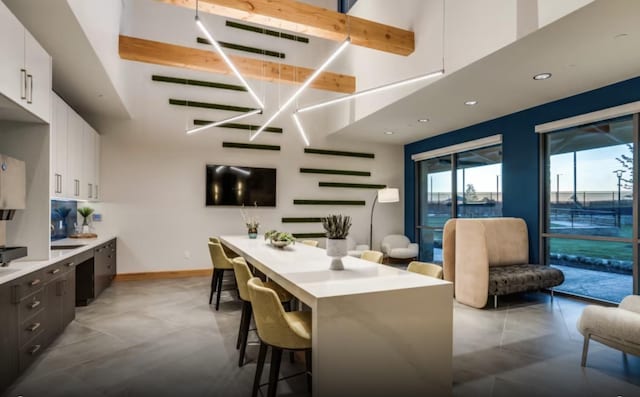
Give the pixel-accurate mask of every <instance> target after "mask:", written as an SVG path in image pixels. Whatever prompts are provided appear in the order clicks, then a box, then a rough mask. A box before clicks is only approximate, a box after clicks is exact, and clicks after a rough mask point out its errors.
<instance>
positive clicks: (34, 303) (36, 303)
mask: <svg viewBox="0 0 640 397" xmlns="http://www.w3.org/2000/svg"><path fill="white" fill-rule="evenodd" d="M38 306H40V301H34V302H33V303H32V304H31V305H29V308H30V309H35V308H36V307H38Z"/></svg>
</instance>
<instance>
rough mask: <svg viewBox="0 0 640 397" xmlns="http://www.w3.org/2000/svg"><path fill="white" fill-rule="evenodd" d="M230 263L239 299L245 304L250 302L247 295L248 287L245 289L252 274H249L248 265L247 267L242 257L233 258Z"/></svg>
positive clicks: (249, 297)
mask: <svg viewBox="0 0 640 397" xmlns="http://www.w3.org/2000/svg"><path fill="white" fill-rule="evenodd" d="M232 262H233V272H234V274H235V276H236V283H237V284H238V293H239V294H240V299H242V300H243V301H246V302H251V295H249V287H247V283H248V282H249V280H251V278H252V277H253V274H251V270H250V269H249V265H247V261H245V260H244V258H243V257H238V258H234V259H233V260H232Z"/></svg>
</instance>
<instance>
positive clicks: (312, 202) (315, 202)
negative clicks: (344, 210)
mask: <svg viewBox="0 0 640 397" xmlns="http://www.w3.org/2000/svg"><path fill="white" fill-rule="evenodd" d="M293 204H295V205H366V202H365V201H364V200H299V199H296V200H293Z"/></svg>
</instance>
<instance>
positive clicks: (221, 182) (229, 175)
mask: <svg viewBox="0 0 640 397" xmlns="http://www.w3.org/2000/svg"><path fill="white" fill-rule="evenodd" d="M206 191H207V193H206V203H207V206H213V205H237V206H241V205H243V204H244V205H246V206H253V205H258V206H259V207H275V206H276V170H275V168H254V167H236V166H230V165H211V164H209V165H207V186H206Z"/></svg>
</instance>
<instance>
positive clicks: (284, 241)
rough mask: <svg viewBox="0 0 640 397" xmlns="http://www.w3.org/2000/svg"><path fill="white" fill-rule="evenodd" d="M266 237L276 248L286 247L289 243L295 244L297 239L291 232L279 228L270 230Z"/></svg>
mask: <svg viewBox="0 0 640 397" xmlns="http://www.w3.org/2000/svg"><path fill="white" fill-rule="evenodd" d="M264 239H265V240H267V241H268V242H269V244H270V245H271V246H273V247H276V248H284V247H286V246H288V245H291V244H295V243H296V239H295V237H293V235H292V234H291V233H288V232H279V231H277V230H269V231H268V232H266V233H265V234H264Z"/></svg>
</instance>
